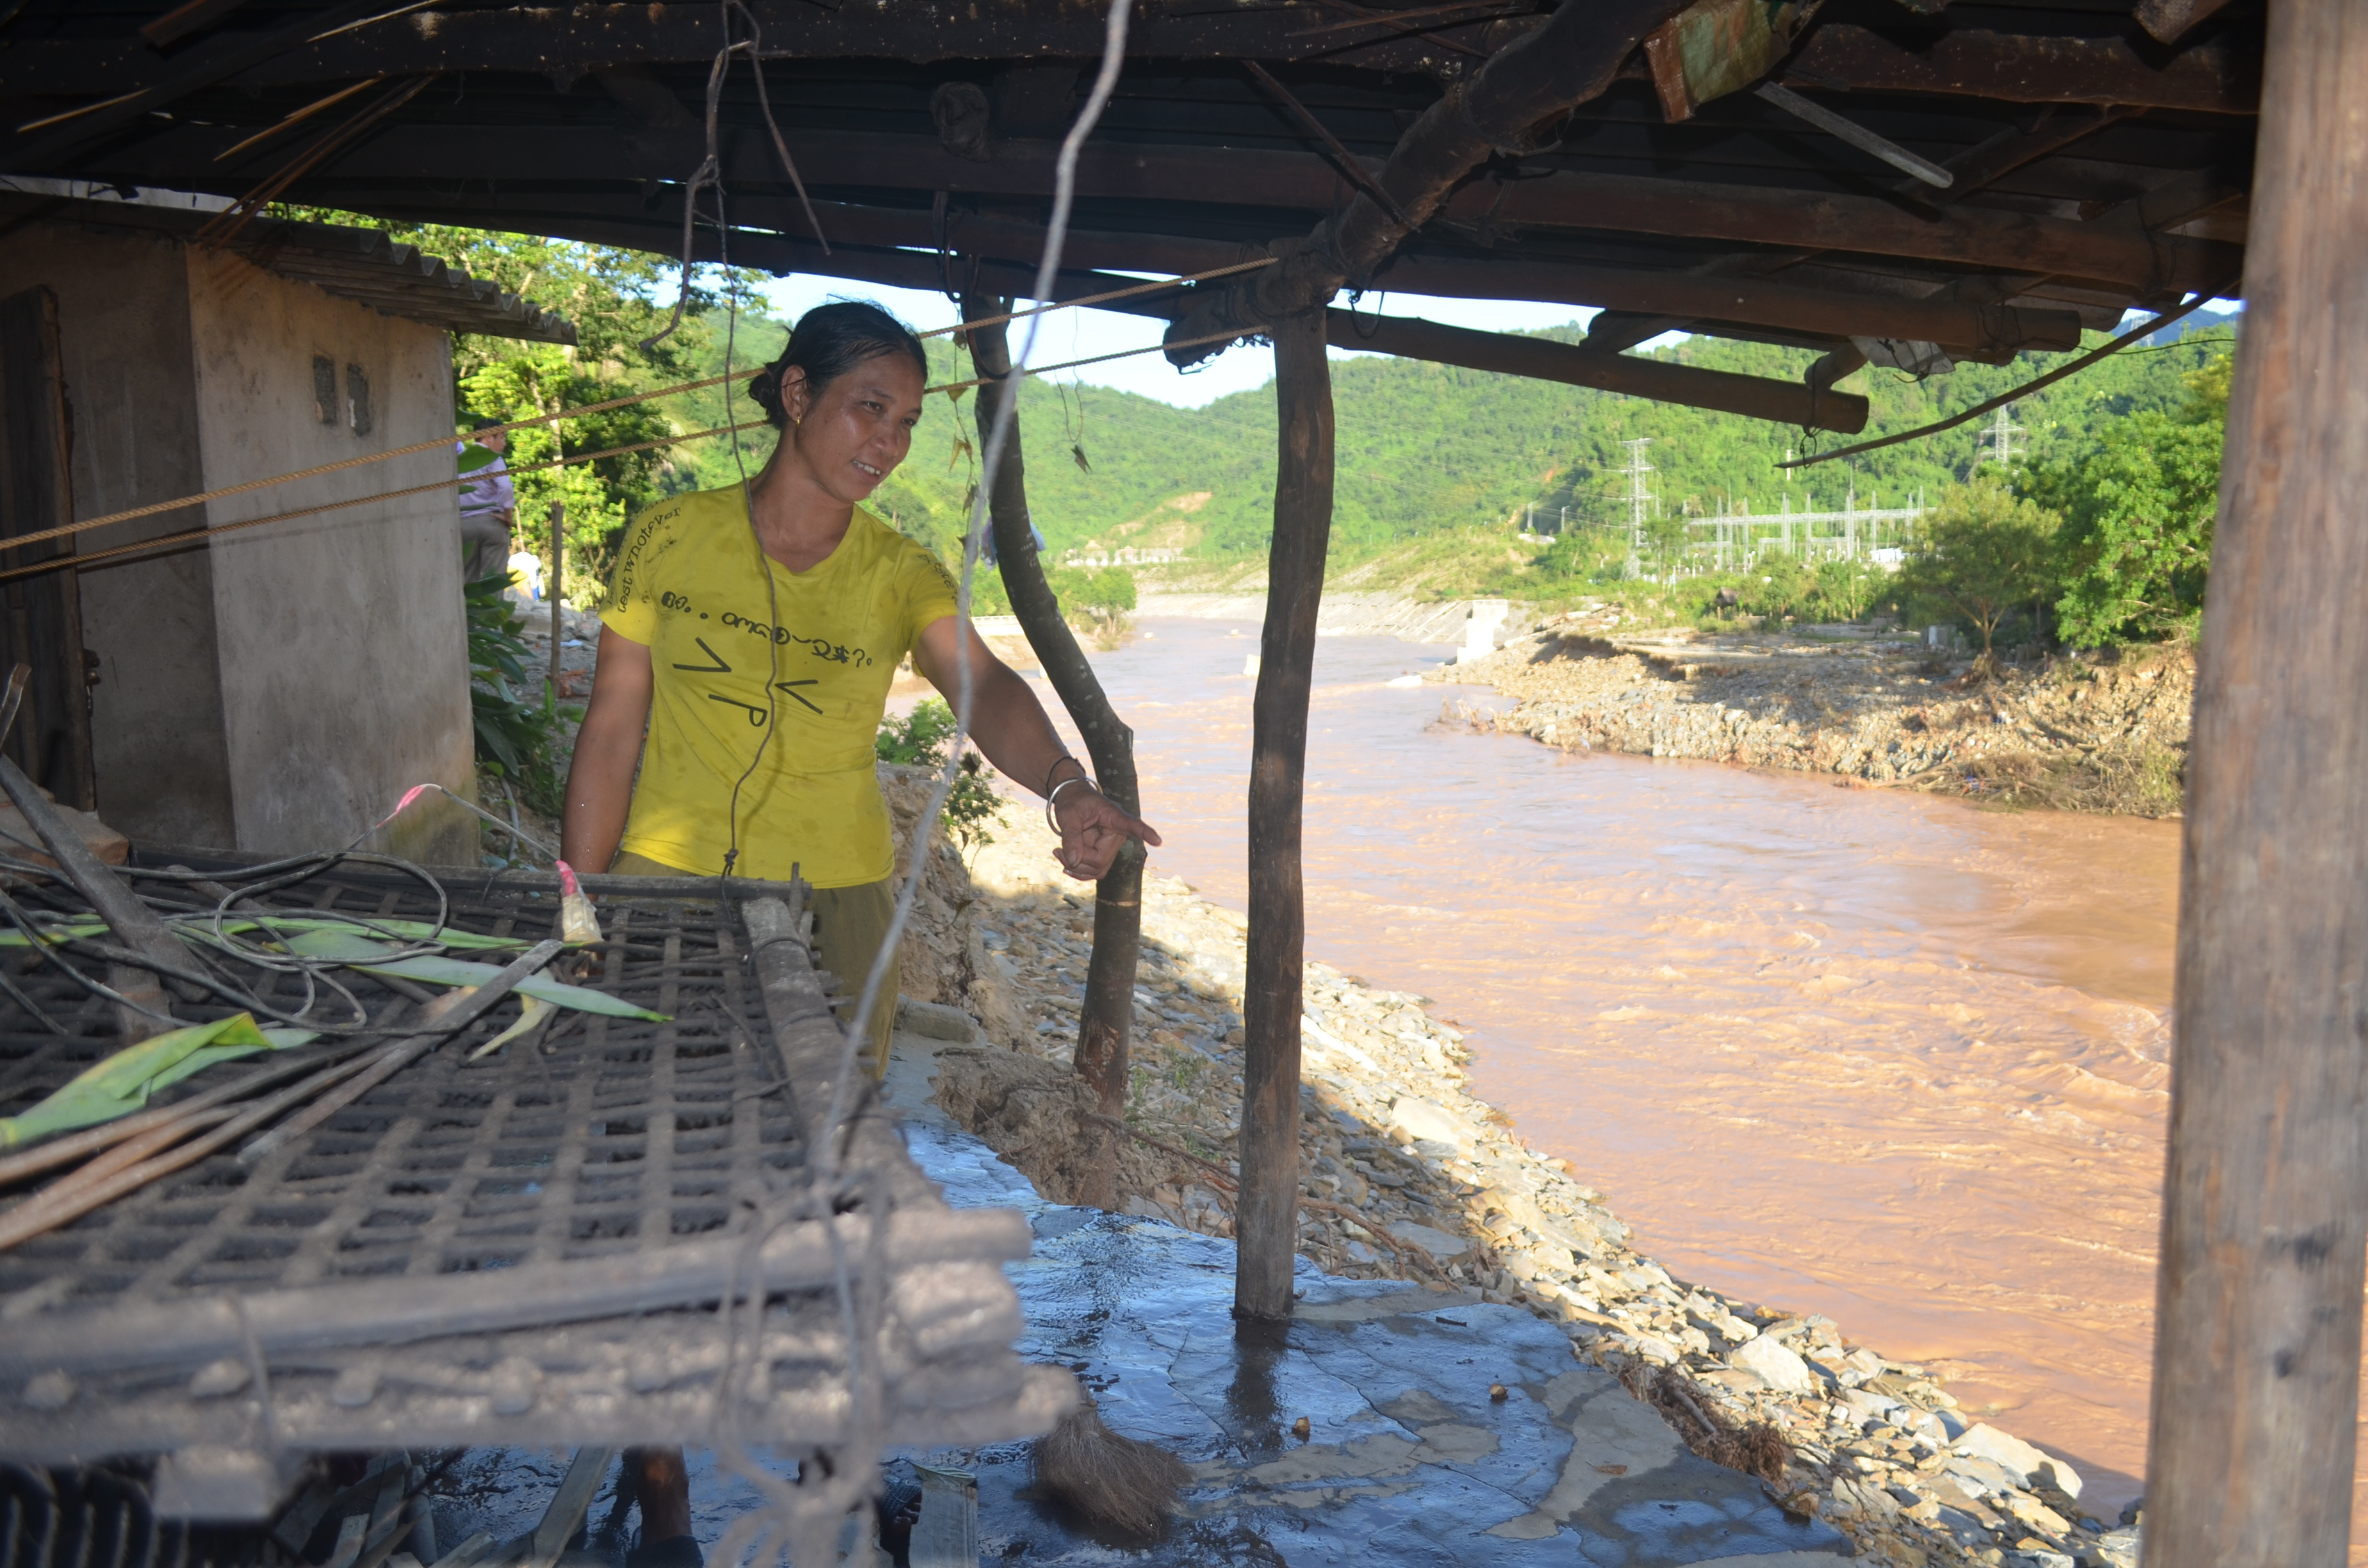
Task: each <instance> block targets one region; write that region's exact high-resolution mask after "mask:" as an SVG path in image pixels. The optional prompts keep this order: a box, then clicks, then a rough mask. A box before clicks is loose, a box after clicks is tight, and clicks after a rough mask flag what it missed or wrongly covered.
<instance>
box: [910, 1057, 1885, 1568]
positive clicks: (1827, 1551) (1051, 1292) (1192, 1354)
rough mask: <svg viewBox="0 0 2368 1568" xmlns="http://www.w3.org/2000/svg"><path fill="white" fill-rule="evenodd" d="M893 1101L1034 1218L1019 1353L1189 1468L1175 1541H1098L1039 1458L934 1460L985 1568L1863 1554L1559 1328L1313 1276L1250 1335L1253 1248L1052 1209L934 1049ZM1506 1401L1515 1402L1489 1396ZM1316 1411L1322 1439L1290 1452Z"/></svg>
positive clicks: (1021, 1282)
mask: <svg viewBox="0 0 2368 1568" xmlns="http://www.w3.org/2000/svg"><path fill="white" fill-rule="evenodd" d="M898 1047H899V1050H898V1065H897V1067H896V1069H895V1071H894V1073H893V1074H892V1075H891V1080H890V1090H889V1092H890V1097H891V1098H892V1100H894V1102H895V1103H896V1105H897V1107H898V1109H899V1111H900V1112H902V1113H903V1114H904V1115H905V1128H906V1135H907V1137H908V1139H909V1141H910V1142H911V1144H912V1147H913V1153H914V1155H915V1157H916V1159H917V1160H918V1161H919V1163H920V1165H921V1167H922V1168H923V1169H924V1170H926V1171H927V1172H928V1174H929V1175H930V1176H931V1177H932V1178H934V1179H935V1180H937V1181H939V1182H940V1183H942V1184H943V1185H944V1187H945V1189H946V1196H947V1198H948V1199H949V1201H951V1202H952V1203H954V1204H955V1205H957V1206H971V1205H977V1206H985V1205H1006V1206H1009V1207H1014V1208H1018V1209H1020V1210H1023V1211H1025V1212H1026V1213H1027V1214H1028V1215H1029V1217H1030V1222H1031V1224H1032V1225H1033V1227H1034V1230H1035V1233H1036V1248H1035V1254H1034V1256H1031V1257H1030V1259H1029V1260H1028V1261H1027V1262H1026V1263H1023V1264H1019V1265H1017V1266H1015V1267H1014V1269H1013V1274H1014V1278H1015V1279H1016V1281H1017V1283H1018V1286H1019V1294H1020V1299H1021V1301H1022V1303H1023V1304H1024V1305H1025V1307H1026V1309H1027V1312H1028V1333H1027V1337H1026V1339H1025V1341H1024V1342H1023V1344H1022V1346H1021V1349H1022V1352H1023V1353H1024V1354H1026V1355H1028V1356H1030V1357H1032V1358H1038V1359H1042V1360H1047V1361H1057V1362H1060V1363H1061V1364H1063V1365H1064V1366H1067V1367H1069V1368H1070V1369H1073V1370H1074V1371H1076V1374H1077V1376H1078V1379H1079V1381H1081V1382H1082V1383H1084V1384H1085V1386H1087V1388H1089V1389H1091V1390H1092V1391H1093V1392H1094V1394H1095V1396H1096V1398H1097V1399H1098V1400H1099V1402H1100V1404H1101V1410H1102V1415H1103V1418H1104V1419H1105V1420H1106V1421H1107V1422H1108V1423H1109V1424H1110V1426H1111V1427H1112V1428H1113V1429H1115V1430H1117V1431H1120V1432H1122V1433H1125V1434H1126V1435H1128V1436H1130V1437H1145V1438H1149V1439H1152V1440H1154V1441H1156V1442H1159V1443H1161V1444H1163V1445H1165V1446H1166V1447H1167V1448H1168V1449H1171V1450H1172V1451H1174V1452H1175V1453H1177V1454H1178V1455H1180V1456H1182V1457H1183V1458H1184V1459H1185V1460H1187V1461H1188V1462H1189V1463H1190V1464H1191V1466H1192V1468H1193V1472H1194V1476H1195V1484H1194V1485H1193V1487H1192V1489H1191V1490H1190V1492H1189V1493H1188V1494H1187V1495H1186V1499H1185V1506H1186V1515H1185V1517H1183V1518H1182V1519H1180V1520H1178V1522H1177V1524H1176V1526H1175V1528H1173V1529H1171V1530H1170V1531H1169V1532H1168V1534H1167V1537H1166V1538H1165V1539H1164V1540H1154V1541H1131V1540H1121V1539H1116V1538H1111V1537H1109V1536H1107V1535H1098V1534H1096V1533H1094V1532H1092V1531H1090V1530H1088V1529H1087V1528H1083V1527H1082V1526H1081V1524H1080V1523H1079V1522H1078V1521H1076V1520H1075V1519H1071V1518H1066V1517H1061V1516H1060V1515H1059V1514H1058V1513H1057V1512H1056V1511H1055V1510H1054V1509H1053V1507H1051V1506H1048V1505H1046V1504H1044V1503H1042V1502H1040V1501H1037V1500H1034V1499H1032V1498H1031V1497H1030V1496H1029V1495H1028V1488H1029V1481H1030V1476H1029V1470H1028V1461H1027V1449H1026V1445H1024V1444H1008V1445H1001V1446H997V1447H993V1448H987V1449H965V1450H945V1451H938V1452H933V1453H928V1454H924V1453H919V1452H912V1453H909V1454H908V1456H907V1457H909V1458H911V1459H921V1460H928V1462H932V1463H939V1464H955V1465H960V1466H963V1467H966V1468H969V1469H972V1470H974V1471H976V1472H977V1474H978V1478H979V1510H980V1512H979V1530H980V1547H981V1554H982V1557H984V1558H987V1559H992V1558H994V1557H996V1555H997V1554H1001V1555H1002V1556H1003V1557H1004V1559H1005V1560H1006V1561H1009V1562H1026V1563H1028V1564H1030V1568H1036V1565H1039V1564H1079V1565H1082V1564H1085V1563H1087V1562H1092V1563H1096V1564H1101V1563H1108V1562H1113V1561H1126V1562H1140V1563H1144V1564H1146V1565H1160V1568H1165V1565H1167V1564H1171V1563H1172V1564H1176V1565H1178V1568H1183V1565H1185V1564H1195V1565H1199V1564H1209V1563H1220V1562H1222V1563H1228V1564H1232V1563H1239V1564H1244V1565H1247V1564H1254V1563H1289V1564H1291V1565H1292V1568H1315V1565H1317V1564H1329V1563H1342V1564H1346V1563H1349V1562H1355V1563H1360V1564H1392V1565H1396V1564H1405V1565H1407V1568H1415V1565H1426V1568H1427V1565H1431V1564H1442V1565H1443V1564H1450V1563H1452V1564H1457V1565H1459V1568H1484V1565H1487V1568H1493V1565H1499V1564H1501V1565H1504V1568H1527V1565H1530V1564H1546V1563H1552V1564H1554V1565H1556V1568H1569V1565H1571V1564H1574V1563H1577V1564H1594V1565H1597V1568H1661V1565H1671V1564H1682V1563H1694V1562H1711V1561H1718V1562H1724V1563H1727V1564H1731V1565H1733V1568H1743V1565H1745V1564H1752V1565H1755V1568H1816V1565H1818V1564H1829V1563H1831V1562H1833V1561H1834V1560H1835V1559H1836V1558H1838V1557H1841V1556H1844V1555H1847V1554H1848V1552H1849V1550H1850V1549H1849V1547H1848V1545H1847V1544H1846V1542H1845V1540H1844V1539H1843V1538H1842V1537H1841V1535H1840V1534H1839V1532H1837V1531H1835V1530H1834V1529H1833V1528H1831V1527H1829V1526H1827V1525H1824V1524H1821V1523H1817V1522H1815V1521H1804V1520H1797V1519H1793V1518H1791V1517H1788V1516H1786V1515H1785V1514H1784V1513H1782V1511H1781V1510H1780V1509H1778V1508H1777V1507H1776V1506H1775V1505H1774V1504H1773V1503H1771V1502H1770V1501H1769V1499H1768V1498H1767V1496H1766V1494H1764V1493H1763V1492H1762V1491H1761V1490H1760V1488H1759V1483H1757V1482H1755V1481H1753V1480H1752V1479H1750V1478H1749V1477H1748V1476H1745V1475H1741V1474H1738V1473H1736V1471H1730V1470H1726V1469H1724V1468H1722V1467H1720V1466H1717V1465H1713V1464H1711V1463H1709V1462H1708V1461H1706V1460H1701V1459H1697V1458H1696V1457H1694V1456H1693V1455H1692V1454H1691V1453H1690V1452H1688V1451H1687V1450H1686V1449H1685V1447H1684V1445H1683V1444H1682V1443H1680V1442H1679V1439H1678V1437H1677V1434H1676V1433H1674V1432H1672V1431H1671V1430H1670V1429H1669V1428H1668V1426H1667V1425H1666V1424H1665V1423H1664V1422H1663V1421H1662V1420H1661V1418H1660V1417H1659V1416H1658V1415H1656V1414H1654V1412H1653V1411H1652V1410H1651V1409H1649V1408H1648V1407H1646V1406H1645V1405H1644V1404H1642V1403H1638V1402H1637V1401H1635V1400H1634V1399H1632V1398H1630V1397H1629V1395H1628V1393H1627V1392H1626V1391H1625V1390H1623V1389H1622V1388H1621V1386H1620V1385H1619V1383H1618V1382H1617V1381H1614V1380H1613V1379H1612V1378H1611V1376H1610V1375H1609V1374H1607V1373H1605V1372H1602V1371H1600V1370H1599V1369H1596V1368H1594V1367H1591V1366H1588V1365H1585V1364H1583V1363H1580V1362H1577V1361H1576V1360H1574V1359H1573V1358H1572V1355H1571V1350H1570V1341H1569V1340H1568V1339H1567V1338H1565V1336H1564V1335H1562V1334H1561V1333H1560V1332H1559V1331H1558V1330H1556V1329H1554V1327H1552V1326H1551V1325H1549V1324H1544V1323H1542V1322H1540V1321H1539V1320H1538V1319H1536V1318H1535V1317H1532V1316H1531V1314H1529V1313H1528V1312H1523V1311H1521V1310H1520V1309H1519V1308H1515V1307H1505V1306H1493V1305H1489V1304H1487V1303H1485V1302H1482V1301H1478V1300H1477V1299H1476V1297H1474V1296H1471V1295H1465V1294H1460V1293H1453V1292H1438V1291H1431V1290H1422V1289H1418V1288H1413V1287H1409V1286H1407V1285H1405V1284H1402V1283H1396V1282H1392V1281H1384V1280H1353V1279H1342V1278H1333V1277H1329V1276H1326V1275H1325V1274H1323V1273H1321V1272H1320V1271H1318V1270H1316V1269H1315V1267H1313V1266H1312V1265H1309V1264H1308V1263H1306V1262H1305V1261H1304V1260H1303V1261H1302V1262H1301V1264H1300V1269H1299V1289H1300V1304H1299V1309H1298V1312H1297V1315H1296V1317H1295V1319H1294V1321H1293V1322H1292V1324H1291V1325H1290V1326H1289V1327H1288V1328H1287V1329H1286V1330H1284V1331H1282V1332H1281V1334H1279V1335H1271V1334H1270V1335H1258V1334H1246V1333H1237V1331H1236V1325H1235V1322H1234V1320H1233V1317H1232V1311H1231V1309H1232V1302H1233V1244H1232V1243H1231V1242H1228V1241H1224V1240H1219V1239H1216V1238H1212V1237H1208V1236H1201V1235H1196V1234H1194V1233H1190V1232H1188V1231H1183V1230H1180V1229H1178V1228H1177V1227H1175V1226H1172V1225H1169V1224H1167V1223H1166V1222H1165V1221H1156V1220H1145V1219H1139V1218H1135V1217H1133V1216H1129V1215H1120V1214H1110V1213H1105V1212H1103V1211H1101V1210H1091V1209H1077V1208H1070V1207H1066V1206H1064V1205H1060V1204H1052V1203H1046V1202H1044V1201H1043V1200H1042V1199H1039V1198H1038V1197H1037V1196H1036V1194H1035V1192H1034V1190H1033V1189H1032V1188H1031V1187H1030V1186H1029V1184H1028V1182H1027V1180H1026V1178H1025V1177H1023V1176H1020V1175H1019V1173H1018V1172H1016V1171H1014V1170H1012V1169H1011V1168H1010V1167H1009V1166H1008V1165H1004V1164H1003V1163H1002V1162H1001V1161H999V1160H997V1159H996V1157H995V1155H994V1153H992V1152H991V1151H990V1150H988V1149H987V1148H986V1147H985V1145H984V1144H983V1143H981V1142H978V1141H977V1140H976V1139H974V1138H973V1137H971V1136H970V1135H969V1134H967V1133H965V1132H962V1131H957V1130H955V1129H954V1128H952V1127H951V1125H949V1124H948V1123H947V1122H946V1121H945V1119H944V1118H943V1117H942V1116H941V1115H939V1114H938V1113H937V1112H936V1111H935V1109H934V1108H931V1107H929V1106H928V1105H927V1103H926V1099H927V1095H928V1075H929V1067H930V1061H929V1049H930V1042H928V1041H924V1040H917V1039H915V1038H914V1037H911V1036H900V1037H899V1039H898ZM1494 1385H1501V1386H1502V1387H1503V1388H1504V1390H1505V1395H1504V1397H1503V1398H1502V1399H1501V1400H1497V1399H1493V1398H1492V1397H1491V1388H1492V1386H1494ZM1303 1416H1304V1417H1305V1418H1306V1420H1307V1422H1308V1427H1309V1432H1308V1437H1306V1438H1305V1439H1304V1440H1302V1439H1300V1438H1298V1437H1294V1436H1293V1432H1292V1428H1293V1424H1294V1423H1295V1422H1296V1421H1297V1420H1298V1419H1299V1418H1301V1417H1303Z"/></svg>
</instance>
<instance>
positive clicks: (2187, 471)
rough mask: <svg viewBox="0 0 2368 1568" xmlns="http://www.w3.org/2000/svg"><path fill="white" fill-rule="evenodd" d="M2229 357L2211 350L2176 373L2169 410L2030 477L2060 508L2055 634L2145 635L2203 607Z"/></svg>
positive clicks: (2040, 497)
mask: <svg viewBox="0 0 2368 1568" xmlns="http://www.w3.org/2000/svg"><path fill="white" fill-rule="evenodd" d="M2232 363H2233V361H2232V360H2231V359H2230V358H2229V357H2228V356H2226V355H2222V356H2220V357H2219V358H2215V359H2213V360H2211V361H2209V362H2208V363H2206V364H2205V365H2203V367H2201V368H2200V369H2196V370H2194V371H2192V372H2190V373H2189V374H2188V375H2187V376H2186V377H2184V378H2183V379H2184V381H2185V382H2186V385H2187V392H2188V399H2187V403H2186V405H2185V406H2184V407H2183V408H2181V409H2180V410H2179V411H2178V412H2177V413H2175V414H2164V413H2159V412H2155V411H2151V410H2150V411H2147V412H2145V413H2140V414H2135V415H2131V416H2130V417H2129V418H2128V419H2127V420H2125V421H2123V422H2122V423H2120V424H2118V425H2116V426H2112V427H2111V428H2109V429H2107V430H2106V431H2105V433H2104V436H2103V438H2102V439H2101V440H2100V442H2099V443H2098V444H2097V445H2096V446H2095V447H2094V448H2093V449H2090V450H2089V451H2088V452H2087V453H2085V454H2083V455H2081V456H2080V457H2078V458H2077V459H2073V460H2067V461H2062V462H2057V463H2054V464H2050V465H2048V466H2047V467H2044V468H2042V469H2040V470H2039V471H2038V472H2035V473H2033V474H2032V476H2031V478H2030V480H2029V482H2028V483H2027V486H2026V488H2027V490H2028V492H2029V494H2031V495H2032V498H2033V499H2034V500H2036V501H2038V502H2040V503H2041V504H2042V505H2044V506H2051V507H2054V508H2055V509H2056V510H2057V511H2060V512H2061V513H2063V515H2064V518H2065V529H2064V555H2065V562H2064V568H2063V577H2064V581H2063V584H2062V594H2061V597H2059V598H2058V599H2057V600H2056V604H2055V617H2056V624H2057V626H2058V628H2059V629H2060V630H2061V633H2062V635H2063V637H2064V638H2065V640H2066V641H2067V642H2072V643H2074V644H2077V645H2078V646H2083V647H2097V646H2102V645H2103V644H2105V643H2108V642H2134V641H2153V640H2157V639H2159V638H2162V637H2165V636H2168V635H2170V634H2172V633H2174V632H2176V631H2180V630H2181V629H2182V628H2188V627H2192V625H2193V624H2194V622H2195V619H2196V618H2197V617H2198V616H2199V615H2201V614H2202V613H2203V588H2204V582H2205V579H2206V578H2207V577H2208V575H2209V574H2210V568H2211V562H2212V526H2213V521H2214V517H2215V516H2216V515H2217V513H2218V510H2219V502H2220V449H2221V447H2222V445H2223V443H2224V442H2225V441H2226V435H2227V423H2228V380H2229V371H2230V368H2231V365H2232Z"/></svg>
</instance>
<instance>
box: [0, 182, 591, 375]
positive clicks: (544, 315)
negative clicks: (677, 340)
mask: <svg viewBox="0 0 2368 1568" xmlns="http://www.w3.org/2000/svg"><path fill="white" fill-rule="evenodd" d="M76 187H81V188H79V189H78V188H76ZM157 197H167V198H174V199H173V200H171V201H169V202H168V201H164V200H157V199H154V198H157ZM182 200H187V201H188V205H186V206H185V205H182V204H181V202H182ZM215 200H216V199H209V198H202V197H200V198H183V197H182V196H181V193H179V192H165V191H154V192H151V191H146V190H142V191H139V192H137V193H135V194H134V196H132V197H131V198H128V199H127V198H120V197H117V196H114V195H112V194H109V193H103V192H101V191H98V190H96V189H93V188H91V187H89V186H88V184H87V182H85V181H80V180H74V181H68V180H58V179H49V178H44V177H39V176H23V175H17V176H0V232H6V229H10V228H14V227H16V226H17V225H19V224H23V223H31V222H72V223H77V224H81V225H83V226H85V227H93V228H113V229H136V230H144V231H146V232H149V233H160V234H164V235H167V236H170V237H172V238H174V239H176V240H179V241H181V242H183V243H185V244H186V243H188V242H190V241H192V240H194V239H195V238H196V236H197V234H198V233H199V230H201V229H202V228H204V227H205V225H206V224H207V223H208V222H211V220H212V219H213V218H214V217H215V216H216V211H217V209H215V207H214V201H215ZM222 205H223V206H227V205H228V204H227V203H223V204H222ZM222 249H223V250H225V251H228V252H230V253H231V254H232V255H234V256H238V257H239V258H240V259H242V260H244V261H246V262H248V263H251V264H252V265H254V266H256V267H261V268H263V269H264V270H265V271H267V272H270V273H274V274H276V275H278V276H279V277H281V278H288V279H289V280H290V281H291V282H297V283H307V284H310V285H312V286H313V288H315V289H318V290H321V291H322V292H323V293H325V294H330V295H334V296H335V297H336V298H338V299H341V300H349V301H353V302H355V303H357V304H361V305H367V306H369V307H370V309H372V310H375V311H377V312H380V313H381V314H383V315H392V316H400V317H403V318H404V319H406V320H409V321H416V322H419V323H421V324H425V325H427V326H434V327H440V328H442V329H444V330H445V331H448V332H456V333H458V332H465V333H473V334H476V335H480V336H484V337H514V338H520V339H524V340H526V341H528V342H533V343H558V344H565V345H568V346H571V347H572V346H573V345H574V344H575V323H573V322H571V321H569V320H568V319H567V318H566V317H564V316H562V315H559V314H557V313H556V312H551V311H546V310H544V309H542V308H541V306H539V305H537V304H535V303H533V302H532V301H529V300H527V299H524V298H523V297H521V296H519V295H517V294H512V293H507V292H506V291H504V290H502V289H501V288H500V287H499V286H498V285H496V284H495V283H493V282H491V281H489V280H487V279H485V278H472V277H471V276H470V275H469V274H468V273H466V272H463V271H461V269H460V268H459V267H454V266H453V265H452V264H451V263H450V262H448V261H445V260H443V259H442V258H440V257H438V256H429V255H427V253H426V252H424V251H422V250H420V249H419V247H417V246H416V245H409V244H401V243H399V242H398V241H396V240H394V239H393V238H392V237H390V236H389V235H388V234H387V233H385V232H384V231H383V230H380V229H360V228H353V227H349V226H347V225H343V224H335V223H312V222H299V221H296V220H292V219H286V218H261V217H258V218H253V219H250V220H248V222H246V223H245V224H244V225H243V226H242V227H241V228H240V229H239V230H238V231H237V233H235V234H233V236H232V237H231V238H230V239H229V240H228V241H227V242H225V243H224V244H223V245H222Z"/></svg>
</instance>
